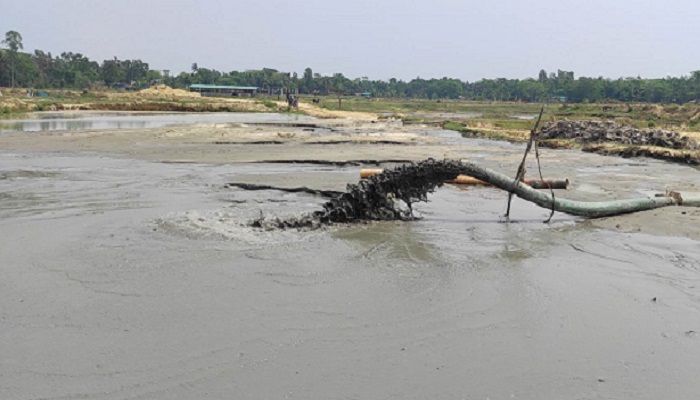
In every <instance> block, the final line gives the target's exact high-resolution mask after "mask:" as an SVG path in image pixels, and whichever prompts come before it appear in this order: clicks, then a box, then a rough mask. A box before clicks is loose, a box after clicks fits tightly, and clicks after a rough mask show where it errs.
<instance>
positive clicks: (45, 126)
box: [0, 112, 315, 134]
mask: <svg viewBox="0 0 700 400" xmlns="http://www.w3.org/2000/svg"><path fill="white" fill-rule="evenodd" d="M311 121H315V118H313V117H308V116H305V115H296V114H274V113H228V112H225V113H223V112H222V113H150V112H108V113H105V112H73V113H70V112H38V113H32V114H30V117H29V118H26V119H17V120H0V134H2V133H9V132H51V131H79V130H107V129H112V130H113V129H147V128H160V127H164V126H171V125H182V124H193V123H197V124H222V123H284V122H311Z"/></svg>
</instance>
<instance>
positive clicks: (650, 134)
mask: <svg viewBox="0 0 700 400" xmlns="http://www.w3.org/2000/svg"><path fill="white" fill-rule="evenodd" d="M538 136H539V139H543V140H549V139H573V140H575V141H577V142H582V143H591V142H612V143H620V144H625V145H637V146H656V147H664V148H669V149H685V150H699V149H700V144H699V143H698V142H697V141H696V140H694V139H692V138H690V137H688V136H683V135H681V134H680V133H678V132H675V131H669V130H664V129H638V128H634V127H631V126H629V125H622V124H618V123H616V122H613V121H585V120H584V121H556V122H549V123H547V124H545V125H544V126H543V127H542V129H541V130H540V131H539V133H538Z"/></svg>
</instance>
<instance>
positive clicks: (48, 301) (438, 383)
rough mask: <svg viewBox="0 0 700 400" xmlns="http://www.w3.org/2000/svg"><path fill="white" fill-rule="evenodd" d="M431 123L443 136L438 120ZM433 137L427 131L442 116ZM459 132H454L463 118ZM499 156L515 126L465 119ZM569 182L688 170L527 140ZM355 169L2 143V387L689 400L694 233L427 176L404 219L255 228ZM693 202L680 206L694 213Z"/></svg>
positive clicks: (303, 204)
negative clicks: (499, 137) (568, 211)
mask: <svg viewBox="0 0 700 400" xmlns="http://www.w3.org/2000/svg"><path fill="white" fill-rule="evenodd" d="M444 135H446V134H444ZM446 136H447V135H446ZM465 140H467V141H469V139H465ZM469 143H472V144H473V147H474V148H475V149H479V150H478V152H476V153H475V154H476V158H477V159H478V160H479V161H480V162H484V163H486V164H490V166H494V167H497V166H498V165H500V163H501V162H502V161H499V160H502V159H503V157H506V156H508V157H512V158H513V159H515V158H517V154H518V153H519V152H520V151H521V150H520V147H519V146H514V145H509V144H503V143H496V142H487V141H471V142H469ZM547 154H549V155H551V154H554V155H553V156H551V157H549V158H548V163H547V164H546V165H550V166H552V165H553V166H554V168H556V173H557V174H561V176H567V177H569V178H571V179H572V182H573V183H574V187H573V188H572V190H571V191H570V192H560V193H558V195H566V196H568V197H578V198H583V199H586V198H594V197H598V196H602V197H603V198H615V197H620V196H630V195H639V194H644V193H650V192H652V191H653V190H655V189H657V188H659V187H663V186H664V185H666V184H668V185H669V186H675V187H677V186H678V185H685V186H690V187H692V188H695V189H696V190H697V188H698V187H700V180H699V179H698V175H697V170H694V169H692V168H688V167H685V166H680V165H674V164H667V163H663V162H658V161H652V160H622V159H617V158H613V157H602V156H597V155H592V154H583V153H578V152H568V151H563V152H554V151H549V150H548V151H547ZM357 173H358V171H357V167H339V168H338V167H328V166H319V165H304V164H294V165H284V164H225V165H208V164H167V163H156V162H147V161H141V160H133V159H127V158H123V157H122V158H116V157H108V156H102V155H96V154H85V153H53V152H42V153H29V152H27V153H23V152H15V153H10V152H6V151H0V232H2V237H3V239H2V240H0V271H1V273H2V276H3V279H2V280H0V305H1V307H0V326H1V330H0V355H1V357H0V398H7V399H20V398H21V399H39V398H42V399H73V398H85V399H127V398H128V399H132V398H133V399H136V398H144V399H194V398H216V399H219V398H220V399H225V398H226V399H228V398H236V399H261V398H278V399H281V398H290V399H295V398H296V399H310V398H322V399H425V398H431V399H463V398H464V399H542V398H576V399H594V398H595V399H619V398H634V399H659V398H673V399H693V398H696V397H697V394H698V393H700V380H698V378H697V377H698V376H700V363H698V360H700V242H698V241H696V240H694V239H693V238H688V237H680V236H669V235H668V234H664V233H663V232H662V226H661V225H662V223H663V221H664V218H665V217H664V216H666V217H670V216H672V215H676V214H677V215H678V216H680V215H681V212H686V213H688V212H691V213H692V212H693V210H689V209H682V208H674V209H672V210H671V211H668V213H666V214H662V215H661V216H658V215H657V216H656V217H655V214H654V213H653V212H652V213H647V214H645V215H644V217H643V218H642V220H644V219H653V218H658V219H657V220H656V221H657V222H654V223H652V224H658V225H659V233H658V234H655V233H653V232H652V233H648V232H647V233H645V232H634V231H629V230H625V229H624V228H625V227H626V226H625V225H626V221H637V222H638V221H640V219H639V218H637V219H634V218H636V217H634V216H629V217H628V218H632V219H630V220H624V219H623V220H622V221H623V222H621V224H622V225H623V226H621V227H619V228H620V229H602V228H600V227H598V226H597V225H595V224H593V223H590V222H586V221H581V220H577V219H575V218H572V217H568V216H565V215H561V214H557V215H556V216H555V219H554V222H553V223H552V224H550V225H547V224H543V223H542V220H543V219H544V218H546V216H547V215H548V212H547V210H542V209H539V208H537V207H535V206H532V205H530V204H529V203H525V202H522V201H519V200H516V201H515V203H514V209H513V222H512V223H509V224H506V223H502V222H501V214H502V213H503V209H504V205H505V195H504V193H503V192H499V191H496V190H494V189H489V188H470V189H464V188H456V187H453V186H446V187H444V188H442V189H440V190H438V191H437V192H436V193H435V194H433V195H432V197H431V201H430V202H429V203H420V204H417V205H416V210H417V213H418V214H419V215H420V216H421V217H422V219H420V220H418V221H414V222H382V223H368V224H359V225H353V226H347V225H339V226H333V227H329V228H325V229H320V230H315V231H302V232H298V231H260V230H254V229H251V228H248V227H247V226H246V223H247V222H248V221H249V220H251V219H253V218H256V217H258V216H259V215H260V213H261V212H262V213H263V214H264V215H278V216H288V215H296V214H298V213H301V212H307V211H312V210H315V209H317V208H318V207H319V205H320V204H321V203H322V202H323V201H324V199H322V198H318V197H314V196H311V195H307V194H293V193H284V192H278V191H273V190H270V191H260V192H247V191H243V190H238V189H231V188H226V187H225V184H226V183H227V182H231V181H251V182H260V183H267V182H270V183H273V184H280V183H282V184H283V183H287V184H290V185H296V184H297V183H298V184H305V185H308V186H311V187H321V186H323V187H332V188H336V189H339V188H342V185H343V184H344V183H345V182H354V181H356V179H357ZM696 217H697V216H696Z"/></svg>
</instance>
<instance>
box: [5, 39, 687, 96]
mask: <svg viewBox="0 0 700 400" xmlns="http://www.w3.org/2000/svg"><path fill="white" fill-rule="evenodd" d="M2 44H3V47H5V48H4V49H1V50H0V86H8V87H28V88H29V87H31V88H70V89H87V88H97V87H111V88H143V87H147V86H149V85H151V84H154V83H164V84H167V85H169V86H172V87H179V88H186V87H188V86H189V85H191V84H194V83H204V84H218V85H240V86H257V87H259V88H260V89H261V91H263V92H269V93H278V92H279V90H280V89H285V90H293V91H298V92H299V93H302V94H309V95H339V96H340V95H352V94H365V95H369V96H374V97H394V98H423V99H467V100H488V101H526V102H541V101H567V102H600V101H611V100H617V101H632V102H654V103H686V102H689V101H698V100H700V71H694V72H691V73H690V74H689V75H688V76H681V77H666V78H661V79H642V78H640V77H636V78H619V79H607V78H602V77H598V78H588V77H579V78H576V77H575V76H574V73H573V72H571V71H562V70H558V71H557V72H551V73H547V72H546V71H544V70H541V71H540V72H539V74H538V76H537V77H536V78H528V79H506V78H499V79H481V80H479V81H475V82H466V81H462V80H459V79H453V78H447V77H445V78H441V79H421V78H415V79H412V80H410V81H404V80H400V79H395V78H392V79H389V80H386V81H385V80H370V79H368V78H366V77H362V78H356V79H350V78H348V77H346V76H344V75H343V74H341V73H336V74H333V75H331V76H322V75H320V74H317V73H314V72H313V70H312V69H311V68H306V69H305V70H304V71H303V73H302V74H301V75H298V74H297V73H296V72H293V73H287V72H280V71H278V70H275V69H271V68H263V69H260V70H248V71H231V72H222V71H217V70H215V69H208V68H201V67H199V65H198V64H197V63H194V64H192V68H191V70H190V71H188V72H181V73H179V74H177V75H173V76H171V75H170V73H169V71H167V70H163V71H161V70H152V69H150V67H149V65H148V63H146V62H143V61H141V60H138V59H135V60H119V59H117V58H116V57H115V58H113V59H110V60H104V61H102V62H101V63H99V62H97V61H93V60H90V59H89V58H88V57H86V56H85V55H83V54H80V53H73V52H64V53H61V54H60V55H52V54H51V53H47V52H44V51H41V50H35V51H34V53H31V54H30V53H25V52H21V51H20V50H22V49H23V45H22V36H21V35H20V34H19V33H18V32H15V31H9V32H7V33H6V34H5V40H3V41H2Z"/></svg>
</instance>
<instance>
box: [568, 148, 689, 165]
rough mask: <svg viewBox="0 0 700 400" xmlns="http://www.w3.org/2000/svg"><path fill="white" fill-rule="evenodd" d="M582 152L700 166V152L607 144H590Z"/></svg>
mask: <svg viewBox="0 0 700 400" xmlns="http://www.w3.org/2000/svg"><path fill="white" fill-rule="evenodd" d="M581 150H583V151H587V152H591V153H597V154H603V155H608V156H619V157H624V158H632V157H651V158H657V159H659V160H666V161H672V162H677V163H681V164H689V165H700V152H698V151H680V150H669V149H665V148H659V147H643V146H625V147H619V146H608V145H605V144H589V145H586V146H583V148H582V149H581Z"/></svg>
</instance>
